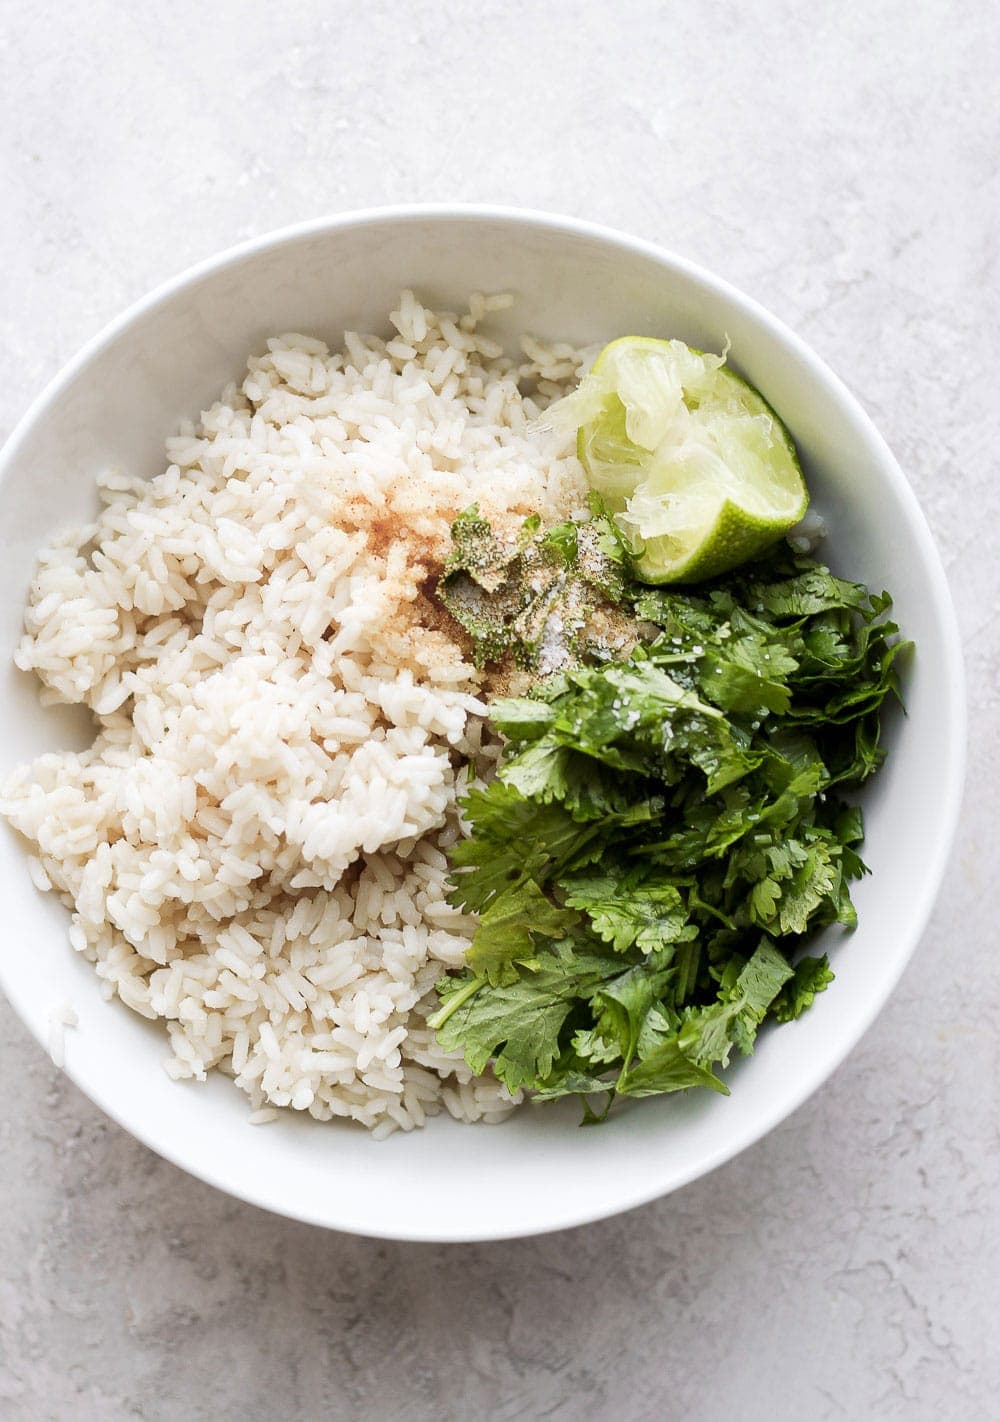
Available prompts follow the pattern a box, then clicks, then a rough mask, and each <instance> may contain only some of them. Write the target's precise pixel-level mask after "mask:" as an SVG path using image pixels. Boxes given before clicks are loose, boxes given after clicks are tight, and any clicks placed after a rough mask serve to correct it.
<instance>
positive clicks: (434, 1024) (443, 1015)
mask: <svg viewBox="0 0 1000 1422" xmlns="http://www.w3.org/2000/svg"><path fill="white" fill-rule="evenodd" d="M485 981H486V979H485V978H473V979H472V980H471V982H467V983H466V985H465V987H464V988H459V990H458V992H456V993H455V995H454V996H453V997H452V998H450V999H449V1001H448V1002H446V1003H445V1005H444V1007H442V1008H441V1009H440V1010H439V1011H438V1012H435V1014H434V1016H433V1017H428V1019H427V1025H428V1027H430V1028H432V1029H433V1031H435V1032H436V1031H437V1030H438V1028H439V1027H443V1026H444V1024H445V1023H446V1022H447V1021H448V1018H449V1017H450V1016H451V1014H452V1013H453V1012H457V1011H458V1009H459V1008H460V1007H461V1006H462V1004H463V1002H468V1000H469V998H470V997H473V996H474V995H475V994H476V993H477V992H478V991H479V989H480V988H481V987H482V985H483V983H484V982H485Z"/></svg>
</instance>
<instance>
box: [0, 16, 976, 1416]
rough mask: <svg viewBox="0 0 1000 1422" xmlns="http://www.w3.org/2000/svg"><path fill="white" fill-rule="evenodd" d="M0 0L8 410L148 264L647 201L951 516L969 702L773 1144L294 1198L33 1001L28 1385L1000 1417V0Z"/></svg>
mask: <svg viewBox="0 0 1000 1422" xmlns="http://www.w3.org/2000/svg"><path fill="white" fill-rule="evenodd" d="M0 15H2V37H0V44H2V51H0V53H2V84H0V105H2V123H0V152H2V155H3V164H4V170H3V173H4V176H3V184H4V190H5V193H6V200H5V202H4V219H3V223H2V225H0V240H2V244H3V245H2V257H3V261H2V264H0V282H2V289H3V297H2V308H0V321H2V339H0V362H2V372H3V385H2V389H3V392H4V393H3V402H2V408H0V423H2V426H3V429H4V432H6V431H7V430H8V429H9V428H10V426H11V425H12V423H13V422H14V420H15V419H16V417H17V416H18V415H19V414H20V413H21V411H22V410H23V409H24V408H25V406H26V405H27V403H28V401H29V400H30V398H31V397H32V396H33V395H34V394H35V392H36V391H37V390H38V389H39V388H40V387H41V385H42V384H43V383H44V382H45V381H46V380H47V379H48V378H49V377H50V376H51V375H52V374H54V372H55V371H56V370H57V369H58V368H59V366H60V365H62V363H63V362H64V361H65V360H66V359H67V358H68V357H69V356H70V355H71V354H72V353H73V351H74V350H75V349H76V348H77V347H78V346H79V345H80V343H81V342H82V341H83V340H84V339H85V338H87V337H88V336H90V335H91V334H92V333H93V332H94V331H96V330H97V329H98V328H99V327H100V326H101V325H102V324H103V323H104V322H105V321H107V320H108V319H109V318H110V317H112V316H114V315H115V314H116V313H117V312H118V311H119V310H120V309H121V308H122V307H124V306H125V305H126V304H127V303H129V302H130V301H132V300H133V299H134V298H135V297H137V296H139V295H141V294H142V293H143V292H144V291H146V290H147V289H148V288H149V287H151V286H152V285H154V284H155V283H157V282H159V281H161V280H162V279H163V278H165V277H168V276H170V275H171V274H173V273H174V272H176V271H177V270H179V269H180V268H182V267H184V266H186V265H187V264H189V263H191V262H193V261H195V260H197V259H199V258H201V257H204V256H206V255H208V254H210V253H212V252H214V251H215V250H217V249H218V248H221V247H224V246H227V245H229V244H231V243H233V242H235V241H237V240H239V239H240V238H244V237H248V236H250V235H252V234H254V233H258V232H262V231H265V230H267V229H268V228H272V227H276V226H279V225H282V224H284V223H288V222H291V221H293V220H295V219H298V218H305V217H311V216H314V215H318V214H322V213H326V212H331V211H335V210H338V209H345V208H351V207H360V206H363V205H367V204H375V203H382V202H398V201H416V200H432V199H453V198H462V199H466V200H490V201H496V202H506V203H517V204H523V205H533V206H538V207H546V208H550V209H553V210H557V211H558V210H561V211H564V212H568V213H575V214H578V215H581V216H586V217H589V218H593V219H596V220H599V221H604V222H608V223H612V224H614V225H616V226H619V227H623V228H626V229H628V230H631V231H633V232H636V233H639V234H641V235H643V236H645V237H649V238H652V239H654V240H658V241H661V242H663V243H664V244H666V245H669V246H671V247H675V248H677V249H678V250H680V251H681V252H684V253H686V254H687V255H689V256H691V257H694V258H696V259H697V260H699V261H701V262H703V263H705V264H706V265H708V266H710V267H712V268H714V269H715V270H717V271H718V272H720V273H721V274H723V275H725V276H727V277H729V278H731V279H732V280H733V281H735V282H736V283H737V284H739V285H740V286H742V287H744V288H745V289H746V290H748V291H749V292H751V293H753V294H754V295H755V296H757V297H758V298H759V299H760V300H761V301H763V302H764V303H765V304H766V305H767V306H769V307H770V308H771V309H772V310H773V311H775V312H777V313H778V314H779V315H780V316H782V317H783V318H784V319H785V320H787V321H788V322H790V323H791V325H792V326H794V327H795V328H796V329H797V330H799V331H800V332H801V333H802V335H803V336H804V337H805V338H806V340H807V341H809V342H810V343H811V344H812V345H813V346H814V347H815V348H816V349H817V350H818V351H819V352H820V353H821V354H822V355H823V356H824V357H825V358H826V359H827V360H828V361H829V362H830V363H831V364H832V365H833V367H834V368H835V369H836V370H838V371H839V372H840V373H841V374H842V375H843V376H844V377H845V378H846V380H847V382H848V383H849V384H850V385H851V386H852V387H853V389H854V390H855V391H856V392H857V394H858V395H859V396H860V398H861V400H862V401H863V402H864V404H865V405H866V407H867V408H868V409H869V410H870V411H871V413H872V414H873V416H874V417H875V419H876V421H877V422H878V424H879V425H880V427H881V428H882V430H883V432H884V433H885V435H886V436H887V437H888V439H889V442H890V444H891V445H892V446H893V448H894V449H895V451H896V453H897V454H898V456H899V458H900V459H901V461H902V463H903V466H904V467H905V469H906V470H907V472H908V474H909V476H910V478H911V479H912V481H913V483H914V485H915V486H916V488H917V490H918V493H919V495H920V497H921V499H922V500H923V504H924V508H925V509H926V511H927V514H928V517H929V519H930V521H931V524H932V526H933V529H934V532H935V534H936V536H937V538H938V540H939V542H940V546H941V548H942V550H943V553H944V557H945V562H946V564H947V568H948V572H949V575H950V577H951V581H952V586H953V588H954V593H955V598H956V601H957V605H958V612H959V617H960V620H961V625H962V630H963V635H964V638H965V643H966V648H967V657H968V672H969V681H970V695H971V715H972V741H971V763H970V776H969V790H968V797H967V802H966V810H965V814H964V817H963V826H962V831H961V834H960V838H959V842H958V845H957V848H956V851H955V854H954V857H953V860H952V865H951V869H950V872H949V875H948V878H947V882H946V885H945V889H944V893H943V895H942V897H941V901H940V904H939V907H938V911H937V914H936V916H935V918H934V921H933V923H932V925H931V928H930V930H929V932H928V933H927V936H926V938H925V940H924V942H923V945H922V946H921V948H920V950H919V952H918V953H917V956H916V958H915V960H914V962H913V965H912V967H911V968H910V970H909V972H908V973H907V975H906V977H905V980H904V982H903V984H902V986H901V987H900V989H899V991H898V992H897V994H896V996H895V998H894V1000H893V1002H892V1004H891V1005H890V1006H889V1008H888V1009H887V1010H886V1011H885V1013H884V1014H883V1015H882V1017H881V1019H880V1021H879V1022H878V1024H877V1025H876V1026H875V1028H874V1029H873V1030H872V1031H871V1032H870V1033H869V1035H868V1037H867V1038H866V1040H865V1041H864V1043H863V1045H862V1046H861V1047H860V1048H859V1049H858V1050H857V1051H856V1052H855V1053H854V1055H853V1056H852V1057H851V1059H850V1061H849V1062H848V1063H847V1064H846V1065H845V1066H844V1067H843V1068H842V1069H841V1070H840V1071H839V1072H838V1073H837V1074H836V1076H835V1077H834V1079H833V1080H832V1081H831V1082H830V1083H829V1084H828V1085H827V1087H826V1088H825V1089H824V1090H823V1091H821V1092H820V1093H819V1094H818V1095H817V1096H816V1097H815V1098H814V1099H813V1100H812V1101H810V1102H809V1103H808V1104H807V1105H806V1106H804V1107H803V1108H802V1109H801V1110H800V1111H799V1112H798V1113H797V1115H796V1116H795V1117H794V1118H793V1119H792V1120H790V1121H788V1122H787V1123H786V1124H785V1125H784V1126H782V1127H781V1128H780V1129H779V1130H777V1131H775V1132H774V1134H773V1135H772V1136H770V1137H769V1138H768V1139H767V1140H765V1141H763V1142H762V1143H761V1144H760V1145H758V1146H757V1147H756V1148H754V1149H753V1150H750V1151H748V1152H747V1153H746V1154H745V1155H743V1156H742V1157H741V1158H740V1159H739V1160H737V1161H735V1162H734V1163H733V1164H731V1165H729V1166H727V1167H726V1168H725V1169H723V1170H720V1171H718V1172H717V1173H716V1174H715V1175H713V1176H711V1177H710V1178H708V1179H706V1180H702V1181H701V1182H699V1183H698V1184H695V1185H692V1186H690V1187H689V1188H688V1189H687V1190H684V1191H683V1192H681V1193H680V1194H679V1195H676V1196H674V1197H673V1198H671V1199H667V1200H664V1201H662V1202H661V1203H659V1204H654V1205H650V1206H648V1207H646V1208H645V1209H642V1210H638V1211H636V1212H634V1213H633V1214H630V1215H627V1216H625V1217H623V1218H619V1219H616V1220H613V1221H610V1222H608V1223H605V1224H600V1225H596V1226H592V1227H590V1228H586V1229H582V1230H579V1231H576V1232H574V1233H571V1234H567V1235H562V1236H550V1237H548V1238H544V1239H539V1240H535V1241H528V1242H524V1243H514V1244H502V1245H492V1246H487V1247H481V1248H477V1247H469V1248H465V1247H451V1248H439V1247H431V1246H419V1247H410V1246H406V1245H398V1244H379V1243H373V1242H369V1241H366V1240H363V1239H354V1238H348V1237H345V1236H340V1235H334V1234H328V1235H324V1234H322V1233H320V1232H317V1231H313V1230H311V1229H309V1228H307V1227H305V1226H301V1225H297V1224H289V1223H286V1222H284V1221H282V1220H280V1219H276V1218H272V1217H270V1216H267V1215H264V1214H262V1213H260V1212H258V1211H256V1210H254V1209H251V1208H249V1207H246V1206H243V1205H239V1204H236V1203H234V1202H232V1201H230V1200H228V1199H226V1198H225V1197H223V1196H222V1195H219V1194H217V1193H215V1192H214V1191H213V1190H211V1189H210V1188H208V1187H207V1186H205V1185H201V1184H199V1183H197V1182H196V1181H194V1180H190V1179H188V1178H187V1177H186V1176H184V1175H182V1174H180V1173H179V1172H178V1171H177V1170H175V1169H173V1168H172V1167H171V1166H169V1165H166V1164H164V1163H163V1162H162V1161H160V1160H159V1159H157V1158H156V1157H154V1156H152V1155H150V1154H149V1152H148V1151H146V1150H145V1149H144V1148H143V1147H141V1146H139V1145H137V1144H136V1143H135V1142H134V1141H132V1140H131V1139H130V1138H129V1137H128V1136H126V1135H124V1134H123V1133H122V1132H121V1131H120V1130H118V1129H117V1127H115V1126H113V1125H111V1124H110V1123H109V1122H108V1121H106V1120H105V1119H104V1118H103V1117H102V1116H101V1115H100V1114H99V1113H98V1112H97V1111H96V1110H95V1109H94V1107H92V1106H91V1105H90V1104H89V1103H88V1102H87V1101H86V1100H84V1099H83V1098H82V1097H81V1096H80V1095H79V1094H78V1093H77V1092H76V1090H75V1089H74V1088H72V1087H71V1086H69V1085H68V1084H67V1083H66V1082H65V1081H64V1079H63V1078H62V1077H61V1076H60V1074H59V1073H58V1072H57V1071H56V1070H55V1069H54V1068H53V1066H52V1065H51V1063H50V1062H49V1060H48V1059H47V1058H46V1057H45V1056H44V1055H43V1053H42V1052H41V1051H40V1050H39V1049H38V1047H36V1046H35V1044H34V1042H32V1041H30V1040H29V1039H28V1037H27V1035H26V1033H25V1032H24V1031H23V1030H22V1028H21V1027H20V1025H19V1024H18V1022H17V1021H16V1020H15V1019H14V1016H13V1014H12V1013H11V1012H10V1011H9V1010H8V1009H7V1008H6V1006H5V1005H3V1004H0V1077H2V1084H3V1101H2V1104H0V1122H2V1124H0V1162H2V1163H0V1417H3V1418H4V1419H7V1418H13V1419H22V1418H23V1419H32V1422H33V1420H34V1419H36V1418H37V1419H41V1418H59V1419H62V1418H67V1419H70V1418H72V1419H77V1418H80V1419H85V1422H89V1419H104V1418H107V1419H117V1418H127V1417H142V1418H165V1419H174V1418H177V1419H182V1418H183V1419H203V1418H204V1419H213V1422H228V1419H234V1422H236V1419H258V1418H259V1419H265V1418H267V1419H269V1418H271V1417H280V1418H306V1419H311V1418H320V1417H326V1416H329V1417H359V1418H369V1417H371V1418H387V1419H394V1418H404V1417H405V1418H415V1419H424V1418H427V1419H430V1418H435V1419H437V1418H440V1419H452V1418H454V1419H476V1418H480V1417H482V1418H487V1417H488V1418H491V1419H498V1422H503V1420H504V1419H513V1418H532V1419H534V1418H543V1417H553V1418H560V1419H565V1420H566V1422H578V1419H624V1422H632V1419H660V1418H683V1419H685V1422H716V1419H722V1418H725V1417H739V1418H741V1419H743V1422H756V1419H765V1418H767V1419H778V1422H785V1419H787V1422H812V1419H822V1418H831V1419H832V1418H849V1419H867V1418H905V1419H907V1422H909V1419H923V1418H928V1419H931V1418H934V1419H937V1418H942V1419H948V1420H950V1419H963V1422H964V1419H983V1418H996V1417H1000V1341H998V1340H1000V1331H998V1305H1000V1284H998V1275H1000V1228H998V1223H1000V1221H998V1212H1000V1191H998V1186H1000V1138H998V1125H997V1119H998V1118H997V1107H998V1101H997V1068H998V1060H997V1045H996V1044H997V1033H998V1028H997V1017H998V1014H1000V973H998V957H997V951H996V950H997V932H996V923H997V910H996V901H995V896H996V893H997V890H998V878H1000V876H998V874H997V859H998V856H997V849H996V845H995V840H994V835H995V825H996V816H995V800H996V794H997V789H998V773H997V769H998V768H997V751H996V733H997V726H998V717H997V650H998V635H997V611H998V607H997V601H998V575H997V567H998V546H997V532H996V525H997V519H998V518H1000V496H998V492H997V448H998V445H1000V401H998V396H997V370H998V360H1000V337H998V329H1000V295H998V278H1000V272H998V215H1000V185H998V163H1000V132H998V128H1000V125H998V104H997V95H998V81H997V77H996V76H997V72H998V62H1000V12H998V10H997V8H996V7H995V6H993V5H989V4H986V3H980V4H977V3H974V0H969V3H966V4H961V5H955V4H953V3H949V0H916V2H914V0H890V2H889V3H884V0H868V2H867V3H866V0H839V3H836V2H835V3H831V0H819V2H817V0H812V3H808V4H797V3H790V2H789V3H784V0H767V3H763V4H747V3H743V4H737V3H726V0H700V3H698V2H697V0H680V3H672V4H665V3H664V4H655V3H653V0H627V2H626V3H622V0H619V3H617V4H609V3H590V0H577V3H564V0H551V3H546V4H541V3H538V4H529V3H523V0H507V3H497V0H479V3H476V4H474V5H473V4H471V3H470V4H466V5H463V4H459V3H443V0H437V3H433V4H432V3H428V0H419V3H410V4H407V3H402V0H401V2H400V3H397V4H389V3H372V2H371V0H370V3H368V4H355V3H344V0H298V3H296V4H289V5H278V4H268V5H265V4H263V3H240V0H214V3H210V4H205V3H200V0H171V3H170V4H166V3H150V2H149V0H136V3H133V4H131V5H123V4H118V3H114V0H88V3H77V0H59V3H58V4H52V5H50V6H46V5H41V4H38V3H29V0H6V3H4V4H3V5H2V9H0ZM6 946H7V948H8V950H9V949H10V948H11V947H12V946H13V945H10V944H8V945H6ZM17 946H18V947H19V948H20V947H23V946H24V945H17Z"/></svg>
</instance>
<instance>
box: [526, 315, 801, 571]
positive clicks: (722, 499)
mask: <svg viewBox="0 0 1000 1422" xmlns="http://www.w3.org/2000/svg"><path fill="white" fill-rule="evenodd" d="M724 361H725V358H724V357H723V356H716V355H707V354H705V353H704V352H703V351H698V350H695V349H693V348H692V347H690V346H686V345H685V344H684V343H683V341H661V340H654V339H652V338H650V337H645V336H623V337H622V338H621V339H620V340H617V341H612V342H611V344H610V345H608V346H605V348H604V350H603V351H602V352H601V354H600V355H599V356H598V358H597V360H596V361H595V362H594V366H593V369H592V370H591V371H590V373H589V375H586V376H584V378H583V380H582V381H581V382H580V385H579V387H578V388H577V389H576V390H575V391H574V392H573V393H572V394H570V395H568V396H567V397H566V398H565V399H564V400H561V401H559V402H558V404H557V405H553V406H551V407H550V409H549V410H548V411H547V412H546V420H547V422H548V423H551V424H552V425H554V426H555V427H557V428H566V427H567V426H571V427H573V428H575V429H576V430H577V453H578V455H579V457H580V462H581V463H582V464H583V467H584V469H585V470H586V473H587V478H588V481H589V483H590V485H591V487H592V488H593V489H595V490H596V491H597V493H599V494H600V495H601V497H602V498H603V499H604V501H605V503H606V504H607V506H608V508H609V509H610V511H611V512H612V513H613V514H614V515H615V519H616V521H617V523H618V525H619V527H620V528H621V530H622V533H623V534H624V536H625V538H626V540H627V541H628V543H629V545H630V547H631V549H632V551H633V554H634V555H635V559H636V574H637V576H638V577H640V578H641V579H642V580H643V581H644V582H649V583H675V582H700V581H702V580H703V579H705V578H711V577H714V576H716V574H718V573H724V572H727V571H728V570H729V569H730V568H735V567H737V566H739V564H741V563H745V562H748V561H749V560H750V559H751V558H755V557H757V556H758V555H759V554H760V553H762V552H763V551H764V549H765V548H767V547H768V546H769V545H770V544H772V543H774V542H775V541H776V540H777V539H779V538H781V537H782V536H783V535H784V534H785V533H787V532H788V531H789V529H791V528H792V527H794V525H795V524H797V523H798V522H799V520H800V519H801V518H802V517H803V515H804V514H805V511H806V508H807V506H808V503H809V495H808V492H807V490H806V486H805V481H804V480H803V478H802V469H801V466H800V464H799V460H798V456H797V455H796V452H795V446H794V445H793V443H792V441H791V438H790V436H789V434H788V431H787V430H786V429H785V427H784V425H783V424H782V423H781V421H780V420H779V419H778V417H777V415H776V414H775V413H774V411H773V410H772V409H771V407H770V406H769V405H768V404H767V402H766V401H765V400H764V398H763V397H762V396H761V395H760V394H759V393H758V392H757V391H756V390H755V389H754V388H753V386H752V385H748V384H747V382H746V381H745V380H742V379H741V378H740V377H739V376H738V375H736V374H735V373H734V372H733V371H731V370H728V369H726V368H725V364H724Z"/></svg>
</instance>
